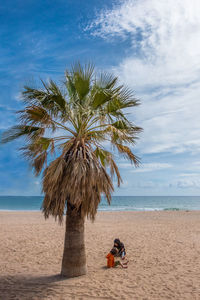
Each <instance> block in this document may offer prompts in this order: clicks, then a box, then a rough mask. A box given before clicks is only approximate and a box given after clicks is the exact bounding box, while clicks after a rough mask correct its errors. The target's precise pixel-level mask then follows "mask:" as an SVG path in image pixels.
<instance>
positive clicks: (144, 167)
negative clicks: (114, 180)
mask: <svg viewBox="0 0 200 300" xmlns="http://www.w3.org/2000/svg"><path fill="white" fill-rule="evenodd" d="M119 167H120V168H121V169H127V170H129V171H131V172H133V173H143V172H155V171H159V170H163V169H168V168H172V165H171V164H169V163H144V164H141V166H140V168H138V169H135V168H134V169H133V165H132V164H130V163H119Z"/></svg>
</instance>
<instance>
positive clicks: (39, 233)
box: [0, 211, 200, 300]
mask: <svg viewBox="0 0 200 300" xmlns="http://www.w3.org/2000/svg"><path fill="white" fill-rule="evenodd" d="M0 228H1V229H0V241H1V242H0V299H1V300H7V299H20V300H21V299H34V300H36V299H59V300H60V299H63V300H64V299H67V300H68V299H120V300H121V299H153V300H156V299H177V300H180V299H181V300H182V299H188V300H189V299H190V300H191V299H195V300H197V299H200V212H199V211H194V212H191V211H189V212H181V211H178V212H169V211H168V212H167V211H166V212H103V213H98V216H97V219H96V222H95V223H93V224H92V223H91V222H90V221H88V222H87V223H86V248H87V263H88V274H87V275H86V276H82V277H77V278H73V279H63V278H61V277H60V276H59V272H60V266H61V259H62V251H63V241H64V224H63V226H59V225H58V224H57V223H55V222H54V220H53V219H49V220H47V221H45V220H44V219H43V216H42V214H41V213H38V212H0ZM115 237H119V238H120V239H121V240H122V241H123V242H124V244H125V246H126V249H127V255H128V259H129V266H128V269H122V268H120V267H117V268H113V269H106V267H105V266H106V259H105V255H106V254H107V252H108V251H109V250H110V248H111V247H112V241H113V239H114V238H115Z"/></svg>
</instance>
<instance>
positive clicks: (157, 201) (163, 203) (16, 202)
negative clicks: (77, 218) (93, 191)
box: [0, 196, 200, 211]
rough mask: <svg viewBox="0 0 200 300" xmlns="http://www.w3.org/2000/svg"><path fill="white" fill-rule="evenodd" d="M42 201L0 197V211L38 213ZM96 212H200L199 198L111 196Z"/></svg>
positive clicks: (39, 199) (37, 198)
mask: <svg viewBox="0 0 200 300" xmlns="http://www.w3.org/2000/svg"><path fill="white" fill-rule="evenodd" d="M42 201H43V197H42V196H0V210H1V211H2V210H5V211H39V210H40V209H41V205H42ZM98 210H99V211H154V210H200V196H113V197H112V201H111V205H108V203H107V202H106V200H105V198H103V197H102V201H101V203H100V205H99V208H98Z"/></svg>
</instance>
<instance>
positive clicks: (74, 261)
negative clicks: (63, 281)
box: [61, 202, 87, 278]
mask: <svg viewBox="0 0 200 300" xmlns="http://www.w3.org/2000/svg"><path fill="white" fill-rule="evenodd" d="M84 223H85V218H84V217H82V216H81V213H80V210H79V211H75V209H74V207H73V205H71V204H70V203H69V202H68V203H67V216H66V231H65V243H64V252H63V259H62V269H61V275H64V276H66V277H68V278H70V277H76V276H81V275H84V274H86V272H87V267H86V254H85V240H84Z"/></svg>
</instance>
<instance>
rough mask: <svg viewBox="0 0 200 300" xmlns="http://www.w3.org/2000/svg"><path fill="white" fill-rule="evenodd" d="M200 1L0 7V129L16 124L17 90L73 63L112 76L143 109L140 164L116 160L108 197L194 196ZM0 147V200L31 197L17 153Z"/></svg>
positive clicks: (197, 189)
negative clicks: (119, 180)
mask: <svg viewBox="0 0 200 300" xmlns="http://www.w3.org/2000/svg"><path fill="white" fill-rule="evenodd" d="M199 14H200V3H199V1H197V0H190V1H189V0H182V1H180V0H177V1H176V2H174V1H172V0H169V1H159V2H158V1H156V0H124V1H116V0H115V1H103V0H101V1H99V0H90V1H89V0H87V1H82V0H79V1H78V0H76V1H74V0H73V1H72V0H71V1H69V0H57V1H50V0H49V1H39V0H38V1H31V0H29V1H23V0H18V1H15V2H13V1H11V0H7V1H5V2H4V3H3V4H2V3H1V4H0V21H1V27H0V55H1V60H0V76H1V94H0V132H2V131H4V130H5V129H6V128H8V127H9V126H12V125H14V124H15V114H14V111H16V110H18V109H20V108H21V107H22V106H21V103H20V99H19V93H20V90H21V89H22V87H23V85H24V84H25V83H27V82H30V81H32V80H33V79H36V80H37V79H38V78H39V77H40V78H43V79H48V78H49V77H52V78H53V79H55V80H58V81H59V80H61V79H62V76H63V74H64V70H65V68H66V67H69V66H70V64H71V63H72V62H74V61H76V60H80V61H82V62H87V61H92V62H94V63H95V65H96V67H97V69H102V70H107V71H110V72H113V73H114V74H116V75H118V76H119V78H120V80H121V81H122V82H123V83H125V84H127V85H128V86H129V87H130V88H132V89H133V90H134V91H135V94H136V96H137V97H139V98H140V99H141V103H142V105H141V106H140V107H139V108H137V109H134V110H133V111H130V118H131V119H132V120H133V121H135V123H136V124H137V125H139V126H142V127H143V128H144V132H143V134H142V135H141V137H140V140H139V142H138V144H137V146H136V148H135V153H136V154H137V155H139V156H140V157H141V161H142V165H141V167H140V168H139V169H134V168H133V166H131V165H130V164H129V163H128V162H125V161H122V160H120V159H118V164H119V166H120V170H121V174H122V177H123V180H124V183H123V185H122V186H121V188H120V189H116V191H115V195H199V194H200V176H199V175H200V130H199V112H200V54H199V53H200V19H199ZM20 145H21V141H18V142H12V143H10V144H7V145H4V146H1V147H0V178H1V180H0V195H39V194H40V190H41V186H40V178H35V177H34V175H33V174H32V171H31V170H30V169H29V167H28V164H27V162H25V161H24V160H23V158H22V157H20V155H19V153H18V152H17V149H18V148H19V147H20Z"/></svg>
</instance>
